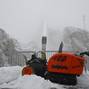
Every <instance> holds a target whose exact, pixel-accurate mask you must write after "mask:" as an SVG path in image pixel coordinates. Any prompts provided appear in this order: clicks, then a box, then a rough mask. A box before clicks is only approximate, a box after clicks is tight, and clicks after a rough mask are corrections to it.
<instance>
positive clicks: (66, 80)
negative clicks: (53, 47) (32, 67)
mask: <svg viewBox="0 0 89 89" xmlns="http://www.w3.org/2000/svg"><path fill="white" fill-rule="evenodd" d="M83 68H84V57H81V56H76V55H75V54H72V53H68V52H62V53H56V54H54V55H53V56H51V57H50V58H49V61H48V65H47V71H48V73H47V78H48V79H49V80H50V81H52V82H56V83H60V84H66V85H76V84H77V76H80V75H81V74H82V73H83Z"/></svg>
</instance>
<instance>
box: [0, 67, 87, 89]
mask: <svg viewBox="0 0 89 89" xmlns="http://www.w3.org/2000/svg"><path fill="white" fill-rule="evenodd" d="M21 70H22V67H20V66H14V67H1V68H0V89H2V88H3V89H7V88H9V89H68V87H69V86H64V85H61V84H55V83H52V82H50V81H49V80H45V79H44V78H42V77H40V76H36V75H34V74H33V75H25V76H22V75H21ZM71 87H73V86H71ZM75 87H78V89H89V71H87V73H84V74H83V75H82V76H80V77H79V78H78V84H77V85H76V86H75Z"/></svg>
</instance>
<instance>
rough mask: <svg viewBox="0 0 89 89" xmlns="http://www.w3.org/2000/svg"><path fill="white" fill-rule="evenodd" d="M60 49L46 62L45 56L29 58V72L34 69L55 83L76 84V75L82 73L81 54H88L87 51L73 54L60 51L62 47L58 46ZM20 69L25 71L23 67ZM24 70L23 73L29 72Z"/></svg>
mask: <svg viewBox="0 0 89 89" xmlns="http://www.w3.org/2000/svg"><path fill="white" fill-rule="evenodd" d="M61 47H62V46H61ZM60 50H61V51H60ZM60 50H59V52H57V53H55V54H53V55H52V56H51V57H50V58H49V59H48V62H47V60H46V58H45V57H44V58H45V60H42V58H37V57H35V59H31V60H30V61H29V62H28V64H29V65H30V67H31V69H32V70H31V69H30V70H29V72H32V73H33V71H34V74H36V75H38V76H41V77H44V78H45V79H49V80H50V81H52V82H55V83H59V84H65V85H76V84H77V76H80V75H82V73H83V69H84V62H85V59H84V57H83V56H84V55H88V56H89V51H86V52H81V53H78V54H74V53H70V52H62V48H60ZM22 71H25V72H26V70H24V68H23V70H22ZM25 72H23V75H25V74H27V73H28V74H29V72H27V73H25ZM32 73H30V74H32ZM30 74H29V75H30Z"/></svg>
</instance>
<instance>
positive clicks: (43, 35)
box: [42, 23, 47, 60]
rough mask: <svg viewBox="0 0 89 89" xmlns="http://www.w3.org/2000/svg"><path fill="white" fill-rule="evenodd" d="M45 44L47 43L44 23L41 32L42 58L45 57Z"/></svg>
mask: <svg viewBox="0 0 89 89" xmlns="http://www.w3.org/2000/svg"><path fill="white" fill-rule="evenodd" d="M46 45H47V25H46V23H44V26H43V34H42V59H43V60H44V59H46Z"/></svg>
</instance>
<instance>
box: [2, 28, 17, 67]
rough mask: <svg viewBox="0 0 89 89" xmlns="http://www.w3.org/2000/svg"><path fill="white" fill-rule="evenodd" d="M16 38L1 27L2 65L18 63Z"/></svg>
mask: <svg viewBox="0 0 89 89" xmlns="http://www.w3.org/2000/svg"><path fill="white" fill-rule="evenodd" d="M16 44H17V43H16V40H15V39H12V38H10V37H9V35H8V34H7V33H6V32H5V31H4V30H3V29H1V28H0V66H7V65H18V63H19V62H18V60H19V59H18V58H17V57H18V55H19V53H18V52H17V50H16V48H17V46H16Z"/></svg>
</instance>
